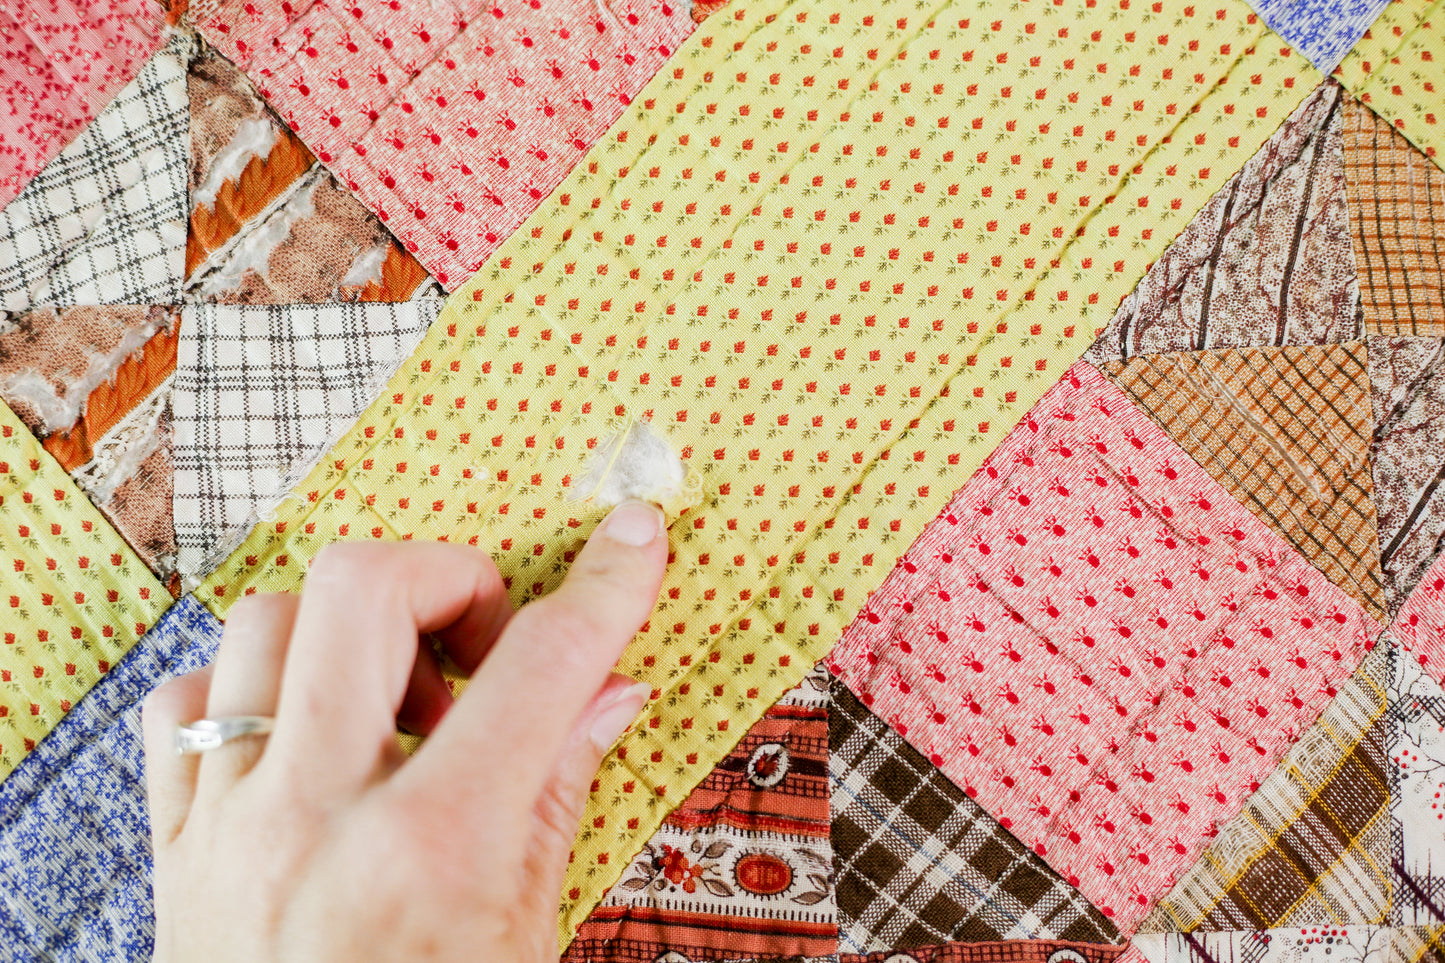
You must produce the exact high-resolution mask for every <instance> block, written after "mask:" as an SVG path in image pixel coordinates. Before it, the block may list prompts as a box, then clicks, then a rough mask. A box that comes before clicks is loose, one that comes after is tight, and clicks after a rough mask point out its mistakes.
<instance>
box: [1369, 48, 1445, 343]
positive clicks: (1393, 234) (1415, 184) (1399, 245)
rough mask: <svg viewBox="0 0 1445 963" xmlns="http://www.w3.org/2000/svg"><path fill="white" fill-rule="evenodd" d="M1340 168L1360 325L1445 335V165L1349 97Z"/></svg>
mask: <svg viewBox="0 0 1445 963" xmlns="http://www.w3.org/2000/svg"><path fill="white" fill-rule="evenodd" d="M1442 56H1445V55H1442ZM1344 168H1345V180H1346V182H1347V184H1348V188H1347V190H1346V191H1345V195H1346V197H1347V198H1348V199H1349V208H1350V226H1351V229H1352V236H1353V239H1354V246H1355V263H1356V264H1357V265H1358V266H1359V278H1360V296H1361V299H1362V300H1363V302H1364V315H1365V329H1366V330H1367V331H1370V332H1371V333H1374V334H1405V335H1411V334H1414V335H1445V171H1441V170H1440V169H1439V168H1438V167H1437V166H1436V165H1434V164H1432V163H1431V162H1430V160H1429V159H1428V158H1426V157H1425V156H1424V155H1423V154H1421V153H1420V152H1419V151H1418V150H1417V149H1416V148H1415V147H1414V146H1413V145H1411V144H1410V142H1409V141H1407V140H1406V139H1405V138H1403V137H1401V136H1400V135H1399V134H1398V133H1396V132H1395V131H1394V130H1392V129H1391V128H1390V125H1389V123H1387V122H1386V121H1385V120H1384V119H1383V118H1381V117H1380V116H1379V115H1378V114H1376V113H1375V112H1374V111H1372V110H1370V109H1369V108H1368V107H1366V106H1364V105H1363V104H1361V103H1360V102H1359V101H1357V100H1355V99H1354V98H1353V97H1350V98H1347V99H1346V101H1345V106H1344Z"/></svg>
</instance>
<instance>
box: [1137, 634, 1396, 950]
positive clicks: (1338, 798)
mask: <svg viewBox="0 0 1445 963" xmlns="http://www.w3.org/2000/svg"><path fill="white" fill-rule="evenodd" d="M1389 685H1390V657H1389V648H1388V647H1387V646H1384V645H1380V646H1376V648H1375V650H1374V651H1373V652H1371V653H1370V655H1369V656H1367V657H1366V658H1365V661H1364V662H1363V663H1361V665H1360V668H1359V670H1358V671H1356V672H1355V674H1354V675H1352V676H1351V677H1350V678H1349V679H1348V680H1346V681H1345V682H1344V683H1343V684H1342V685H1341V686H1340V687H1339V689H1340V691H1339V694H1338V695H1336V696H1335V698H1334V701H1333V702H1331V703H1330V704H1329V705H1328V706H1327V707H1326V708H1325V711H1324V713H1323V714H1321V716H1320V718H1319V721H1317V722H1316V723H1315V724H1314V726H1312V727H1311V728H1310V729H1308V730H1306V731H1305V734H1304V736H1303V737H1302V738H1301V739H1300V741H1299V742H1298V743H1296V744H1295V746H1294V748H1293V749H1291V750H1290V752H1289V755H1288V756H1286V757H1285V759H1284V761H1283V762H1282V763H1280V765H1279V768H1277V769H1275V770H1274V771H1273V772H1272V773H1270V774H1269V775H1268V776H1267V777H1265V779H1264V781H1263V783H1261V785H1260V788H1259V790H1258V791H1257V792H1256V793H1255V794H1254V795H1253V796H1251V797H1250V799H1249V801H1248V802H1246V803H1245V805H1244V810H1243V811H1242V812H1241V813H1240V814H1239V815H1238V816H1236V817H1234V819H1232V820H1231V821H1230V822H1228V823H1226V824H1225V825H1224V826H1223V827H1221V828H1220V830H1219V834H1218V836H1216V837H1215V839H1214V841H1213V842H1212V843H1210V844H1209V848H1208V849H1206V850H1205V851H1204V853H1203V854H1202V855H1201V856H1200V859H1199V861H1198V862H1197V863H1195V864H1194V866H1193V867H1191V868H1190V869H1189V870H1188V871H1186V872H1185V874H1184V876H1183V877H1182V878H1181V879H1180V881H1179V883H1178V884H1176V885H1175V887H1174V889H1172V890H1170V892H1169V893H1168V894H1167V895H1166V896H1165V897H1164V898H1163V899H1161V900H1160V901H1159V905H1158V906H1157V907H1156V908H1155V910H1154V912H1153V913H1152V914H1151V915H1150V916H1149V917H1148V918H1147V919H1146V920H1144V922H1143V923H1142V924H1140V929H1141V930H1142V931H1145V932H1156V931H1175V930H1183V931H1186V932H1191V931H1201V930H1203V931H1218V930H1253V929H1264V928H1268V927H1276V926H1310V925H1339V924H1341V923H1346V924H1361V923H1374V924H1378V923H1383V922H1387V921H1388V917H1389V911H1390V891H1391V878H1392V876H1393V871H1392V869H1391V867H1390V772H1389V767H1390V765H1391V763H1390V761H1389V760H1387V758H1386V742H1387V735H1388V733H1389V730H1390V727H1391V717H1390V716H1389V715H1388V714H1387V713H1386V697H1387V693H1388V689H1389Z"/></svg>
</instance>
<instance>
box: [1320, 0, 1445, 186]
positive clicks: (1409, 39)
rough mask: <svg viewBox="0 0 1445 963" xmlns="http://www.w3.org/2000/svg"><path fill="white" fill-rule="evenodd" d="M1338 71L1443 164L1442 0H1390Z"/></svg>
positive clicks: (1444, 3)
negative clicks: (1392, 0) (1391, 1)
mask: <svg viewBox="0 0 1445 963" xmlns="http://www.w3.org/2000/svg"><path fill="white" fill-rule="evenodd" d="M1336 73H1337V76H1338V77H1339V79H1340V82H1341V83H1343V84H1344V85H1345V87H1346V89H1348V90H1349V91H1350V93H1352V94H1354V95H1355V96H1356V97H1358V98H1360V100H1361V101H1363V102H1364V103H1366V104H1368V105H1370V107H1371V108H1372V109H1373V110H1374V111H1375V113H1377V114H1379V115H1380V116H1381V117H1383V118H1385V119H1386V120H1388V121H1389V122H1390V124H1391V125H1392V126H1393V127H1394V128H1395V129H1396V130H1397V131H1399V132H1400V133H1401V134H1403V135H1404V136H1405V137H1406V138H1407V139H1408V140H1409V141H1410V143H1412V144H1414V145H1415V146H1416V147H1418V148H1420V150H1422V151H1423V152H1424V153H1425V155H1426V156H1427V157H1429V158H1430V159H1431V160H1432V161H1434V162H1435V164H1436V165H1437V166H1439V167H1442V168H1445V0H1394V2H1393V3H1391V4H1389V5H1388V6H1386V7H1385V9H1384V10H1383V11H1381V13H1380V16H1379V19H1377V20H1376V21H1375V22H1374V23H1373V24H1371V25H1370V29H1369V30H1367V31H1365V35H1364V37H1362V38H1361V39H1360V42H1359V43H1357V44H1355V46H1354V47H1353V48H1352V49H1351V50H1350V52H1349V53H1348V54H1346V55H1345V59H1344V60H1342V61H1340V66H1339V68H1338V69H1337V71H1336Z"/></svg>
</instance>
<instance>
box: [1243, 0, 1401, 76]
mask: <svg viewBox="0 0 1445 963" xmlns="http://www.w3.org/2000/svg"><path fill="white" fill-rule="evenodd" d="M1389 2H1390V0H1250V6H1252V7H1254V9H1256V10H1258V11H1259V15H1260V16H1261V17H1263V18H1264V21H1265V23H1267V24H1269V25H1270V27H1271V28H1272V29H1273V30H1274V32H1275V33H1277V34H1279V35H1280V36H1281V37H1283V38H1284V39H1286V40H1288V41H1289V43H1290V46H1292V47H1294V48H1295V49H1296V50H1298V51H1299V52H1300V53H1302V54H1304V55H1305V56H1306V57H1308V58H1310V62H1311V63H1313V64H1314V65H1315V66H1316V67H1318V68H1319V69H1320V73H1322V74H1328V73H1330V72H1332V71H1333V70H1334V69H1335V67H1336V66H1338V65H1339V62H1340V60H1341V59H1342V58H1343V57H1344V56H1345V54H1346V53H1348V52H1349V50H1350V48H1351V47H1353V46H1354V45H1355V43H1356V42H1357V41H1359V39H1360V38H1361V37H1362V36H1364V34H1365V31H1366V30H1368V29H1369V27H1370V24H1372V23H1374V22H1375V18H1376V17H1378V16H1379V15H1380V11H1381V10H1383V9H1384V7H1385V4H1387V3H1389Z"/></svg>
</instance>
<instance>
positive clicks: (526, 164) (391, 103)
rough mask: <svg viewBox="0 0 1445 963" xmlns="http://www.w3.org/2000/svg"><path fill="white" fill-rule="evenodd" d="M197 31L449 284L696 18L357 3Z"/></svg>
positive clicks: (501, 235) (240, 6)
mask: <svg viewBox="0 0 1445 963" xmlns="http://www.w3.org/2000/svg"><path fill="white" fill-rule="evenodd" d="M191 13H192V16H193V18H194V20H195V23H196V25H197V27H198V28H199V29H200V30H201V32H202V33H203V34H204V35H205V36H206V37H207V38H208V39H209V40H210V41H211V42H212V43H214V44H215V45H216V47H217V48H218V49H219V50H220V51H221V52H222V53H223V54H225V55H226V56H227V57H228V58H229V59H230V60H232V61H233V62H235V63H236V64H238V65H240V66H241V68H242V69H244V70H245V71H246V72H247V73H248V74H249V75H250V76H251V77H253V78H255V80H256V82H257V85H258V87H259V88H260V90H261V93H262V95H263V96H264V97H265V98H266V99H267V100H268V101H270V102H271V103H272V104H274V105H275V106H276V109H277V111H278V112H279V113H281V114H282V115H283V116H284V117H286V119H287V121H288V123H291V124H293V125H294V129H295V130H297V131H298V132H299V134H300V135H301V138H302V140H304V141H305V142H306V144H307V145H308V146H309V147H310V148H311V150H312V151H313V152H315V154H316V156H317V157H319V158H320V159H321V161H322V162H323V163H325V164H326V165H327V166H328V167H329V168H330V169H331V170H332V171H334V172H335V173H336V175H337V177H338V178H339V179H340V181H341V182H342V183H343V184H346V185H347V186H348V187H349V188H350V189H351V190H352V191H353V192H354V193H355V194H356V196H357V197H359V198H360V199H361V200H362V201H363V202H364V203H365V204H366V205H367V207H369V208H370V209H371V210H373V211H375V212H376V213H377V215H378V216H379V217H380V218H381V219H382V220H383V221H384V222H386V223H387V225H388V226H389V227H391V229H392V230H393V231H395V232H396V234H397V236H398V237H399V238H400V239H401V240H402V241H403V243H404V244H405V245H406V249H407V250H409V251H412V252H414V253H416V255H417V256H418V257H419V258H420V260H421V262H422V264H424V265H426V267H427V268H428V269H429V270H431V271H432V272H433V273H434V274H435V275H436V278H437V280H438V281H440V282H441V283H442V284H443V285H444V286H446V287H447V288H448V289H451V288H455V287H456V286H458V285H459V284H461V283H462V282H463V281H464V280H465V279H466V277H467V275H469V274H470V273H472V272H473V271H475V270H476V269H477V268H478V267H479V266H480V265H481V263H482V262H483V261H484V260H485V259H486V257H487V255H489V254H490V253H491V252H492V250H493V249H494V248H495V247H496V246H497V245H498V244H500V243H501V242H502V241H503V240H504V239H505V238H506V237H507V235H509V234H511V233H512V231H513V230H515V229H516V228H517V226H518V225H519V224H521V223H522V221H523V220H524V219H525V218H526V217H527V215H529V214H531V213H532V211H533V210H535V209H536V207H537V205H538V204H540V203H541V202H542V200H543V198H545V197H546V196H547V195H548V194H549V193H550V192H551V191H552V188H554V187H555V186H556V185H557V184H558V182H560V181H561V180H562V178H563V177H565V176H566V174H567V172H568V171H569V170H570V169H571V168H572V167H573V165H575V164H576V163H577V161H578V160H579V159H580V158H581V157H582V155H583V153H584V152H585V151H586V150H587V148H588V146H590V145H591V143H592V142H593V141H594V140H596V139H597V138H598V137H599V136H601V135H602V133H603V132H604V131H605V130H606V129H607V128H608V126H609V125H610V124H611V123H612V122H613V121H614V120H616V119H617V117H618V116H619V115H621V114H622V112H623V110H624V109H625V108H626V107H627V105H628V104H629V103H630V102H631V101H632V98H633V96H634V95H635V94H636V93H637V91H638V90H639V89H641V87H642V86H643V84H645V83H646V82H647V80H648V78H650V77H651V76H652V75H653V73H654V72H655V71H656V70H657V69H658V68H659V67H660V66H662V64H663V62H664V61H665V60H666V59H667V58H668V57H669V56H670V55H671V54H672V53H673V52H675V51H676V50H677V47H678V44H680V43H681V42H682V40H683V39H684V38H685V37H687V35H688V33H689V32H690V31H691V30H692V27H693V22H692V19H691V17H689V16H688V13H687V5H686V4H674V3H668V2H663V3H647V4H630V5H627V6H625V7H622V8H619V9H618V10H617V11H615V12H614V10H613V9H612V8H611V7H610V6H609V5H607V4H598V3H594V2H593V0H551V2H549V3H548V4H547V5H546V8H545V9H543V8H542V7H540V6H538V7H536V8H533V7H529V6H526V5H521V4H519V5H516V6H512V5H509V4H492V5H486V4H482V3H480V2H476V0H468V2H465V3H459V4H456V5H455V8H453V7H452V6H451V5H447V6H436V5H433V4H430V3H425V2H422V0H407V2H405V3H397V2H393V0H357V2H354V3H351V4H348V5H347V6H346V7H345V9H340V8H337V9H333V8H331V7H329V6H328V5H326V4H324V3H319V2H309V3H298V4H295V5H287V6H285V7H283V8H281V9H269V10H265V11H264V12H263V11H262V10H261V9H260V8H259V5H251V4H247V3H243V2H242V0H199V2H196V3H193V4H192V6H191Z"/></svg>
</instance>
